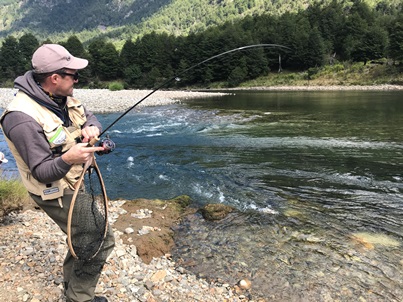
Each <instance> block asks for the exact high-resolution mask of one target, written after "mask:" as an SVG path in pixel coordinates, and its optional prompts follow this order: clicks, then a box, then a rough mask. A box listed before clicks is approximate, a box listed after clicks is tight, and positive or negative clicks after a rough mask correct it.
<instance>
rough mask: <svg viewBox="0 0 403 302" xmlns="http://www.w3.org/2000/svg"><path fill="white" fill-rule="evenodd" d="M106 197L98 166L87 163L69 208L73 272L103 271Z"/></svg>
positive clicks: (85, 274) (82, 274) (83, 274)
mask: <svg viewBox="0 0 403 302" xmlns="http://www.w3.org/2000/svg"><path fill="white" fill-rule="evenodd" d="M107 227H108V225H107V197H106V193H105V190H104V186H103V182H102V178H101V175H100V172H99V170H98V168H97V167H94V166H90V167H89V168H88V169H87V171H86V172H85V174H84V177H83V182H82V185H81V187H80V189H79V192H78V194H77V195H76V200H75V203H74V206H73V209H72V215H71V226H70V228H71V229H70V234H71V235H70V239H71V248H72V254H73V256H74V254H75V256H76V257H75V258H76V259H75V263H74V271H75V273H76V275H77V276H80V277H81V278H92V277H93V276H95V275H97V274H99V273H100V272H101V270H102V267H103V263H104V260H105V255H104V252H103V250H102V244H103V242H104V239H105V235H106V231H107Z"/></svg>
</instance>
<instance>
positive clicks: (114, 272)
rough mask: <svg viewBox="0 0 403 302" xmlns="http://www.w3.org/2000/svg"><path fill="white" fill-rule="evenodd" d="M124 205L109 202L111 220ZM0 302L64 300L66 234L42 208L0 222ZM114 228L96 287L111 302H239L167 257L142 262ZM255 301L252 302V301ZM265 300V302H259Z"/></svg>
mask: <svg viewBox="0 0 403 302" xmlns="http://www.w3.org/2000/svg"><path fill="white" fill-rule="evenodd" d="M124 202H125V201H123V200H119V201H113V202H111V203H110V222H111V224H112V226H113V223H114V222H115V221H116V219H117V218H118V217H119V215H122V214H125V210H124V209H123V208H122V207H121V206H122V204H123V203H124ZM0 227H1V232H0V301H1V302H6V301H7V302H17V301H24V302H39V301H40V302H51V301H52V302H64V301H65V299H64V295H63V286H62V282H63V277H62V274H61V272H62V265H63V259H64V255H65V253H66V252H67V246H66V243H65V238H66V236H65V235H64V234H63V233H62V232H61V231H60V230H59V228H58V227H57V225H56V224H55V223H54V222H53V221H52V220H51V219H50V218H48V216H47V215H46V214H44V213H43V212H42V211H40V210H27V211H25V212H22V213H19V214H11V215H9V216H8V217H6V221H5V222H4V223H2V224H0ZM121 235H122V233H121V232H119V231H117V230H116V229H115V238H116V247H115V249H114V251H113V252H112V254H111V256H110V258H109V259H108V263H107V264H106V266H105V268H104V271H103V272H102V275H101V278H100V282H99V284H98V287H97V289H96V293H97V294H98V295H105V296H106V297H107V298H108V300H109V301H111V302H135V301H140V302H162V301H164V302H188V301H192V302H193V301H203V302H204V301H205V302H225V301H228V302H229V301H231V302H241V301H251V300H249V299H248V298H247V292H246V291H242V290H240V289H239V288H237V287H236V286H234V285H233V284H232V285H230V284H225V283H224V282H222V283H209V282H207V281H206V280H203V279H199V278H197V277H196V276H194V275H193V274H191V273H188V272H187V271H186V270H185V269H183V268H181V267H177V265H176V264H175V263H174V262H173V261H171V260H169V259H168V258H169V257H168V258H167V257H160V258H154V260H152V261H151V263H150V264H145V263H144V262H143V261H142V260H141V259H140V258H139V257H138V256H137V253H136V247H135V246H134V245H127V244H124V243H123V240H122V239H121ZM255 301H256V300H255ZM260 301H263V300H260Z"/></svg>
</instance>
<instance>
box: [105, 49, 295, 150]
mask: <svg viewBox="0 0 403 302" xmlns="http://www.w3.org/2000/svg"><path fill="white" fill-rule="evenodd" d="M258 47H262V48H266V47H267V48H281V49H284V50H291V49H290V48H289V47H287V46H283V45H280V44H253V45H247V46H242V47H238V48H234V49H231V50H228V51H225V52H222V53H220V54H218V55H214V56H212V57H210V58H208V59H205V60H203V61H201V62H199V63H197V64H195V65H192V66H190V67H188V68H186V69H184V70H182V71H181V72H179V73H178V74H176V75H175V76H173V77H172V78H169V79H168V80H166V81H165V82H163V83H162V84H160V85H159V86H157V87H156V88H154V90H152V91H151V92H150V93H148V94H147V95H146V96H144V97H143V98H142V99H140V100H139V101H138V102H136V103H135V104H134V105H133V106H131V107H130V108H129V109H127V110H126V111H125V112H123V113H122V114H121V115H120V116H119V117H118V118H117V119H116V120H114V121H113V122H112V123H111V124H110V125H109V126H108V127H106V128H105V130H103V131H102V133H101V134H100V135H99V137H101V136H102V135H104V134H105V133H106V132H107V131H108V130H109V129H110V128H112V127H113V126H114V125H115V124H116V123H117V122H118V121H120V120H121V119H122V118H123V117H124V116H125V115H126V114H128V113H129V112H130V111H131V110H133V108H135V107H136V106H137V105H139V104H140V103H142V102H143V101H144V100H146V99H147V98H148V97H149V96H151V95H152V94H154V93H155V92H156V91H158V90H159V89H161V88H162V87H164V86H165V85H167V84H168V83H170V82H172V81H180V76H182V75H183V74H184V73H186V72H188V71H190V70H192V69H194V68H196V67H198V66H200V65H202V64H205V63H207V62H209V61H211V60H214V59H217V58H219V57H222V56H224V55H227V54H230V53H233V52H236V51H241V50H245V49H250V48H258ZM100 145H101V146H103V147H104V148H105V150H106V152H103V153H102V154H106V153H109V152H111V151H113V149H114V148H115V144H114V143H113V142H112V141H111V140H110V139H109V138H107V139H104V140H101V141H100Z"/></svg>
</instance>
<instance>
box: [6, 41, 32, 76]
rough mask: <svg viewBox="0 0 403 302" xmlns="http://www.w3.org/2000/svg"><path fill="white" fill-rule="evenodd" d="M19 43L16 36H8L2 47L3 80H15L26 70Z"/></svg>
mask: <svg viewBox="0 0 403 302" xmlns="http://www.w3.org/2000/svg"><path fill="white" fill-rule="evenodd" d="M19 50H20V49H19V44H18V41H17V39H16V38H15V37H14V36H8V37H7V38H6V39H5V40H4V41H3V44H2V46H1V49H0V74H1V77H2V79H3V80H6V81H7V80H9V81H10V80H14V79H15V78H16V77H17V76H19V75H21V74H22V73H23V72H24V71H25V70H24V68H25V66H24V63H25V62H26V60H23V59H22V55H21V52H20V51H19Z"/></svg>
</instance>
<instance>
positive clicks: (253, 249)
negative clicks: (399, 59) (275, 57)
mask: <svg viewBox="0 0 403 302" xmlns="http://www.w3.org/2000/svg"><path fill="white" fill-rule="evenodd" d="M117 116H118V115H116V114H111V115H102V116H100V119H101V120H102V123H103V124H104V125H108V124H109V123H111V122H112V121H113V120H114V119H115V118H116V117H117ZM402 128H403V102H402V101H401V93H399V92H293V93H289V92H264V93H263V92H261V93H260V92H259V93H251V92H247V93H246V92H240V93H236V95H233V96H228V97H223V98H217V99H211V98H209V99H205V100H204V99H201V100H192V101H189V102H186V103H183V104H180V105H172V106H164V107H152V108H151V107H150V108H144V109H141V110H139V111H135V112H133V113H130V114H129V115H127V116H126V117H125V118H123V119H122V120H121V121H120V122H119V123H118V124H117V125H116V126H115V127H114V128H112V129H111V131H110V133H109V134H110V135H111V138H112V139H113V140H114V141H115V142H116V144H117V149H116V150H115V151H114V152H113V153H112V154H110V155H106V156H102V157H99V158H98V163H99V166H100V168H101V170H102V171H103V174H104V179H105V182H106V184H107V188H108V194H109V196H110V198H111V199H115V198H127V199H134V198H138V197H145V198H161V199H168V198H172V197H175V196H177V195H181V194H187V195H190V196H191V197H192V198H193V200H194V202H195V203H197V204H198V205H203V204H206V203H218V202H220V203H225V204H229V205H232V206H234V207H236V208H237V209H239V210H240V212H239V213H235V214H231V215H230V216H229V217H228V218H227V219H225V220H224V221H222V222H220V223H208V222H205V221H204V220H203V219H201V218H200V216H198V215H195V216H193V217H189V219H188V220H186V221H184V223H183V224H182V225H181V226H179V227H178V228H177V229H176V232H177V234H178V236H177V239H178V240H177V241H178V242H177V247H176V250H175V251H174V255H175V257H176V260H178V261H183V263H184V264H186V263H192V265H189V266H188V269H189V270H192V271H193V272H195V273H197V274H199V275H200V276H204V277H208V278H212V279H222V280H223V282H225V283H227V282H228V283H235V282H237V281H239V280H240V279H242V278H249V279H251V280H252V284H253V287H252V290H251V295H252V297H257V296H261V297H265V298H269V299H270V300H271V301H332V300H340V301H358V300H359V299H361V300H363V299H364V300H366V301H401V297H403V283H402V280H403V278H402V277H403V276H402V273H401V271H402V269H403V253H402V252H401V245H402V243H403V238H402V237H403V222H402V221H403V219H402V218H403V207H402V206H403V199H402V198H403V194H402V192H403V185H402V183H401V181H402V176H401V170H402V165H401V163H402V154H403V143H402V142H403V132H402V131H401V129H402ZM2 144H3V143H2V142H0V146H1V147H2V148H3V145H2ZM6 153H7V152H6ZM12 165H13V162H12V161H11V162H10V163H8V164H7V168H8V169H11V170H12V169H13V168H12ZM364 300H363V301H364Z"/></svg>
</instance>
